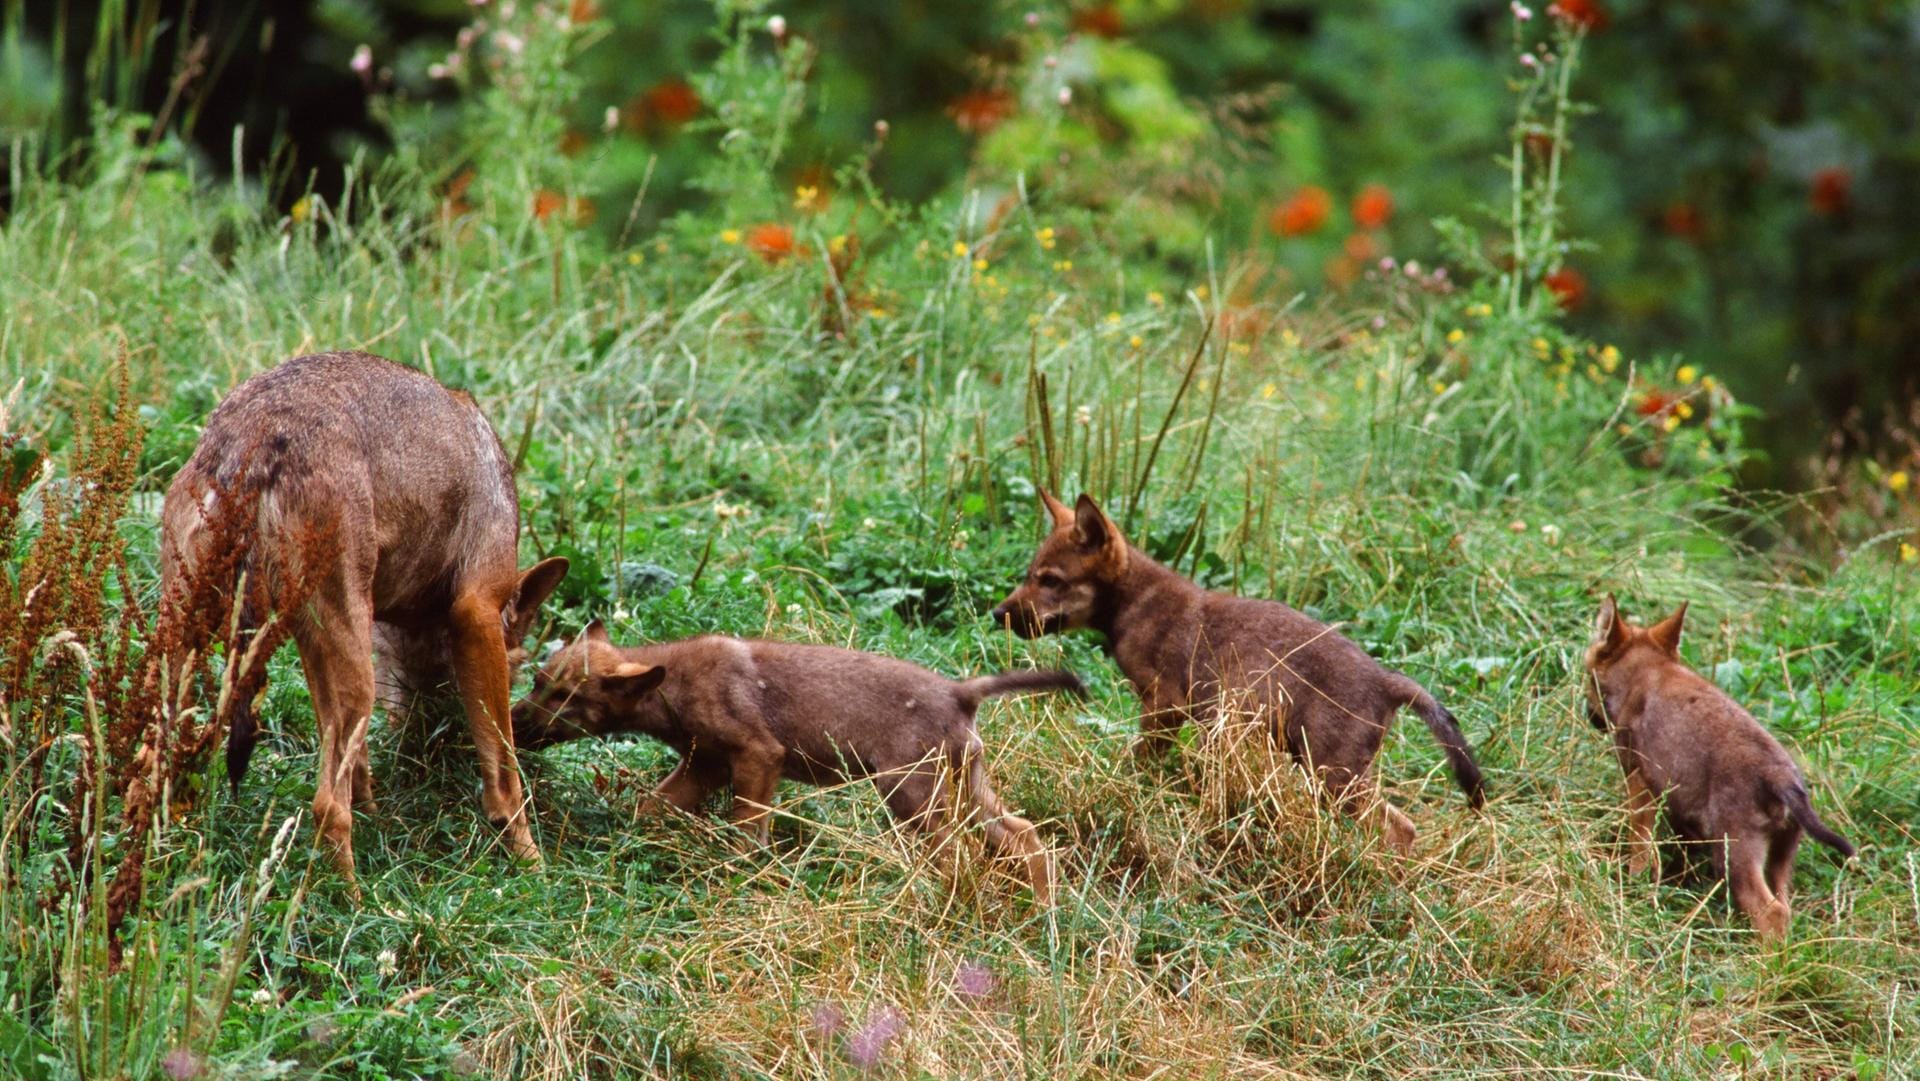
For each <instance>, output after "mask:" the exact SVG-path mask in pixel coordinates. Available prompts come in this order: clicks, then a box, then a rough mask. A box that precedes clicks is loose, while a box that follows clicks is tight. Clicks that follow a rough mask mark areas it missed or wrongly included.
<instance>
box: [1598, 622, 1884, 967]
mask: <svg viewBox="0 0 1920 1081" xmlns="http://www.w3.org/2000/svg"><path fill="white" fill-rule="evenodd" d="M1686 614H1687V606H1686V605H1684V604H1682V605H1681V606H1680V608H1679V609H1678V610H1677V611H1675V612H1674V613H1673V614H1672V615H1670V616H1668V617H1667V618H1666V619H1663V620H1661V621H1660V622H1659V623H1656V624H1654V625H1653V626H1651V627H1647V628H1644V629H1642V628H1640V627H1636V626H1633V625H1631V624H1629V623H1628V622H1627V619H1626V616H1625V614H1623V613H1622V612H1621V611H1620V609H1619V606H1618V605H1616V604H1615V603H1614V599H1613V598H1612V597H1608V598H1607V599H1606V602H1605V603H1604V604H1602V605H1601V606H1600V615H1599V618H1598V619H1597V620H1596V621H1595V625H1594V630H1595V635H1594V640H1593V644H1592V645H1590V646H1588V647H1587V657H1586V667H1587V673H1588V676H1589V678H1588V681H1587V706H1588V716H1589V719H1591V720H1592V722H1593V724H1594V727H1596V728H1599V729H1600V730H1602V731H1605V732H1610V733H1611V734H1612V736H1613V747H1614V752H1615V754H1616V755H1618V756H1619V759H1620V768H1621V770H1622V771H1623V772H1624V773H1625V774H1626V777H1627V809H1628V819H1627V823H1628V833H1629V844H1630V845H1631V847H1632V854H1631V856H1630V857H1629V858H1628V862H1627V869H1628V870H1629V871H1630V872H1632V873H1634V874H1640V873H1643V872H1646V871H1648V870H1649V869H1652V871H1653V872H1654V873H1655V874H1658V872H1659V860H1658V859H1657V853H1656V852H1655V851H1654V838H1653V820H1654V815H1655V814H1656V813H1657V812H1659V811H1661V809H1662V808H1663V807H1664V812H1665V816H1666V819H1667V824H1668V825H1669V826H1670V827H1671V828H1672V830H1673V832H1674V833H1675V834H1676V835H1677V836H1678V837H1679V838H1680V839H1681V840H1682V841H1692V842H1705V846H1704V847H1706V849H1707V852H1708V856H1709V858H1710V859H1711V860H1712V862H1713V869H1714V873H1715V874H1716V875H1717V876H1719V877H1722V878H1725V879H1726V880H1727V884H1728V887H1729V889H1730V890H1731V891H1732V893H1733V900H1734V902H1735V903H1736V904H1738V905H1739V906H1740V909H1741V911H1743V912H1745V913H1746V914H1747V917H1748V918H1749V919H1751V920H1752V921H1753V925H1754V927H1755V928H1756V929H1758V930H1759V932H1760V934H1761V935H1762V936H1764V937H1767V938H1779V937H1780V936H1782V935H1784V934H1786V932H1787V920H1788V917H1789V914H1790V909H1789V907H1788V902H1787V893H1788V890H1789V888H1790V887H1791V886H1792V884H1793V857H1794V853H1795V851H1797V850H1798V849H1799V847H1800V834H1801V832H1802V831H1803V830H1804V831H1805V832H1807V833H1810V834H1812V835H1813V837H1814V839H1815V840H1818V841H1820V842H1821V843H1823V844H1826V845H1829V846H1831V847H1833V848H1835V849H1837V850H1838V851H1839V852H1840V853H1841V854H1842V855H1844V856H1851V855H1853V846H1852V845H1850V844H1848V843H1847V841H1846V839H1845V838H1843V837H1841V836H1840V835H1839V834H1837V833H1835V832H1833V831H1832V830H1830V829H1828V828H1827V826H1826V824H1825V823H1823V822H1821V821H1820V818H1819V816H1818V815H1816V814H1814V813H1813V806H1812V805H1811V804H1810V803H1809V802H1808V799H1807V785H1806V782H1805V781H1804V780H1802V779H1801V776H1800V770H1799V769H1798V768H1796V767H1795V766H1794V764H1793V759H1792V758H1789V757H1788V756H1787V752H1786V750H1785V749H1784V748H1782V747H1781V746H1780V744H1779V742H1778V741H1776V740H1775V739H1774V738H1773V736H1772V735H1771V734H1769V733H1768V732H1767V730H1766V729H1765V728H1762V727H1761V726H1760V722H1759V721H1756V720H1754V719H1753V715H1752V714H1750V713H1748V712H1747V711H1746V710H1744V709H1742V708H1740V706H1739V705H1737V704H1735V702H1734V701H1733V699H1731V698H1728V697H1727V696H1726V695H1725V694H1724V693H1722V692H1721V690H1720V689H1719V688H1718V687H1715V686H1714V685H1713V684H1711V683H1709V682H1707V681H1706V680H1705V679H1704V678H1702V677H1701V676H1700V675H1699V674H1698V673H1696V672H1694V671H1693V670H1692V669H1690V668H1688V667H1687V666H1686V665H1685V664H1683V663H1681V661H1680V628H1681V624H1682V623H1683V622H1684V620H1685V619H1686Z"/></svg>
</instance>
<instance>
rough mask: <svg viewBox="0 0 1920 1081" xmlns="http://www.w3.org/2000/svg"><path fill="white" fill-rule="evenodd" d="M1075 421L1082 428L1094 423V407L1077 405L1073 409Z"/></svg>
mask: <svg viewBox="0 0 1920 1081" xmlns="http://www.w3.org/2000/svg"><path fill="white" fill-rule="evenodd" d="M1073 422H1074V423H1075V424H1076V425H1078V426H1080V427H1082V428H1085V427H1086V426H1087V425H1089V424H1092V423H1093V407H1092V406H1090V405H1082V406H1078V407H1076V408H1075V409H1074V411H1073Z"/></svg>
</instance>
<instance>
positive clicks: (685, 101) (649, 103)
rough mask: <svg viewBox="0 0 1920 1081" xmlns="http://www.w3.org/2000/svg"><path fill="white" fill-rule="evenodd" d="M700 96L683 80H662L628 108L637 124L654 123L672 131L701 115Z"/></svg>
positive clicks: (662, 128)
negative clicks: (649, 121)
mask: <svg viewBox="0 0 1920 1081" xmlns="http://www.w3.org/2000/svg"><path fill="white" fill-rule="evenodd" d="M700 108H701V101H700V95H699V94H697V93H695V92H694V89H693V87H691V86H689V85H687V82H686V80H684V79H662V80H661V81H659V82H657V83H655V84H653V85H652V86H650V87H648V88H647V89H646V91H645V92H643V93H642V94H641V95H640V98H639V100H638V101H636V102H633V103H631V104H630V105H629V111H631V112H632V113H633V114H634V119H635V122H636V123H638V122H644V121H647V120H651V121H654V122H656V123H657V126H658V127H659V128H660V129H661V130H663V131H671V130H673V129H674V128H677V127H679V126H680V125H682V124H685V123H686V122H687V121H689V120H692V119H693V118H694V117H696V116H699V115H700Z"/></svg>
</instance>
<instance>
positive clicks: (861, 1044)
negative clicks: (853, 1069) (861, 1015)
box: [846, 1006, 907, 1070]
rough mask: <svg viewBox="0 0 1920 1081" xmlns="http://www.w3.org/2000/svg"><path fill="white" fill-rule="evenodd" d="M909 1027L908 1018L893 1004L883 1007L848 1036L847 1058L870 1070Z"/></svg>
mask: <svg viewBox="0 0 1920 1081" xmlns="http://www.w3.org/2000/svg"><path fill="white" fill-rule="evenodd" d="M906 1027H907V1022H906V1018H905V1017H903V1016H901V1014H900V1011H899V1010H896V1009H894V1008H893V1007H891V1006H887V1007H884V1008H882V1009H881V1010H880V1011H879V1012H878V1013H876V1014H874V1015H873V1016H872V1017H869V1018H868V1019H867V1023H866V1024H865V1025H862V1026H861V1027H860V1028H859V1029H858V1030H857V1031H855V1032H852V1033H850V1034H849V1035H848V1036H847V1043H846V1052H847V1059H848V1060H849V1061H850V1062H852V1063H853V1064H854V1065H855V1066H858V1067H860V1068H861V1069H863V1070H870V1069H872V1068H873V1067H875V1066H878V1065H879V1064H880V1060H881V1058H882V1057H883V1056H885V1054H886V1052H887V1047H888V1046H889V1045H891V1044H892V1043H893V1041H894V1040H895V1039H897V1038H898V1037H899V1036H900V1034H901V1032H903V1031H905V1029H906Z"/></svg>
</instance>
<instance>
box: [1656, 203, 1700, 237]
mask: <svg viewBox="0 0 1920 1081" xmlns="http://www.w3.org/2000/svg"><path fill="white" fill-rule="evenodd" d="M1660 228H1662V229H1664V230H1666V233H1667V235H1668V236H1675V237H1679V238H1680V239H1682V240H1698V239H1700V234H1701V233H1702V232H1703V231H1704V229H1703V226H1702V223H1701V220H1700V208H1699V207H1696V206H1694V205H1693V204H1692V203H1689V202H1685V201H1681V202H1676V203H1668V204H1667V208H1666V209H1665V210H1662V211H1661V212H1660Z"/></svg>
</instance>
